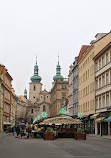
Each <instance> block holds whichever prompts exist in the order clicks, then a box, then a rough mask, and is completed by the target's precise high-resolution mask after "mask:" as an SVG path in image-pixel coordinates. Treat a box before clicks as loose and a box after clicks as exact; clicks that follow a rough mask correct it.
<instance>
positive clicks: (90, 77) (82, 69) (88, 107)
mask: <svg viewBox="0 0 111 158" xmlns="http://www.w3.org/2000/svg"><path fill="white" fill-rule="evenodd" d="M93 57H94V47H93V46H92V47H91V48H90V50H89V51H88V52H87V54H86V55H84V58H82V59H81V61H80V62H79V107H78V111H79V112H82V113H83V115H88V114H93V113H95V105H94V62H93Z"/></svg>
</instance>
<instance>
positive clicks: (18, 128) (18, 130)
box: [16, 126, 20, 136]
mask: <svg viewBox="0 0 111 158" xmlns="http://www.w3.org/2000/svg"><path fill="white" fill-rule="evenodd" d="M16 133H17V136H19V134H20V127H19V126H17V128H16Z"/></svg>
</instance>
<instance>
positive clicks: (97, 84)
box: [96, 80, 98, 89]
mask: <svg viewBox="0 0 111 158" xmlns="http://www.w3.org/2000/svg"><path fill="white" fill-rule="evenodd" d="M96 89H98V80H96Z"/></svg>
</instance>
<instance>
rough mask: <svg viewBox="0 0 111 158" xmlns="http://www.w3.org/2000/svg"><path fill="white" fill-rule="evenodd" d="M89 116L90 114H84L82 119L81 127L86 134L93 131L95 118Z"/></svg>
mask: <svg viewBox="0 0 111 158" xmlns="http://www.w3.org/2000/svg"><path fill="white" fill-rule="evenodd" d="M91 116H92V114H91V115H87V116H84V117H83V119H82V121H83V129H84V131H85V132H86V133H87V134H88V133H91V134H94V133H95V120H94V118H92V119H90V118H91Z"/></svg>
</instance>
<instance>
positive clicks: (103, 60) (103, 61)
mask: <svg viewBox="0 0 111 158" xmlns="http://www.w3.org/2000/svg"><path fill="white" fill-rule="evenodd" d="M104 65H105V57H104V56H103V57H102V67H103V66H104Z"/></svg>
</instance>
